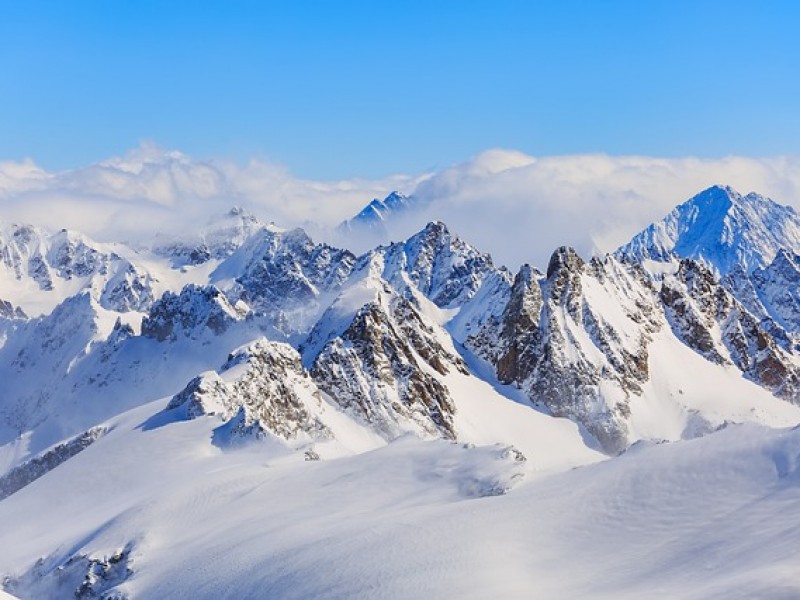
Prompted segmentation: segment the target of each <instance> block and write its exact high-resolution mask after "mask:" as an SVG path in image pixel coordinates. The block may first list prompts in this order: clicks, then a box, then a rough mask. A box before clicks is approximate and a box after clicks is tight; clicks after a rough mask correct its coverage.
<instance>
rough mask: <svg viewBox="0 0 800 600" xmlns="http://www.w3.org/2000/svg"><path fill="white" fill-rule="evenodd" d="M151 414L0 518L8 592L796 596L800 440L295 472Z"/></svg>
mask: <svg viewBox="0 0 800 600" xmlns="http://www.w3.org/2000/svg"><path fill="white" fill-rule="evenodd" d="M162 408H163V402H157V403H153V404H150V405H147V406H144V407H142V408H139V409H137V410H135V411H133V412H131V413H127V414H125V415H123V416H121V417H120V418H118V419H115V420H113V421H112V422H110V423H109V424H108V425H109V428H110V430H111V431H110V433H108V434H107V435H106V436H105V437H104V438H102V439H101V440H99V441H98V442H97V443H95V444H94V445H93V446H91V447H90V448H88V449H86V450H85V451H84V452H82V453H81V454H79V455H77V456H76V457H74V458H73V459H71V460H70V461H68V462H67V463H65V464H64V465H62V466H60V467H58V468H57V469H55V470H54V471H52V472H51V473H49V474H47V475H46V476H44V477H42V478H41V479H39V480H38V481H36V482H35V483H33V484H31V485H30V486H28V487H27V488H25V489H24V490H22V491H20V492H19V493H17V494H15V495H14V496H11V497H10V498H8V499H6V500H4V501H2V502H0V527H2V529H3V531H4V532H7V533H6V534H5V535H4V544H2V546H0V571H2V572H4V573H6V574H8V575H9V576H10V577H9V579H7V580H6V583H5V586H6V588H7V589H8V590H9V591H10V592H11V593H14V594H16V595H18V596H20V597H22V598H40V599H46V598H61V597H66V596H69V595H71V593H72V591H73V590H74V589H76V588H77V587H79V586H80V585H81V583H82V582H83V581H85V580H86V579H87V577H86V571H87V570H91V568H90V566H89V565H90V562H89V561H90V560H92V559H94V560H95V563H94V565H95V570H94V571H92V572H93V573H95V574H96V573H100V576H92V577H89V580H91V581H92V582H93V583H92V585H94V587H93V588H92V589H94V590H96V591H102V592H107V593H110V592H111V591H114V592H117V593H118V594H120V596H116V597H124V596H121V594H127V597H131V598H189V597H192V598H242V597H274V598H309V597H315V598H374V597H381V598H409V597H416V598H422V597H466V598H485V597H498V596H502V597H509V598H530V597H532V596H535V597H538V598H563V597H582V598H620V597H625V598H638V597H642V596H643V595H648V596H652V595H653V594H656V595H658V596H661V597H681V598H708V597H727V598H747V597H765V598H788V597H793V596H796V595H797V594H798V593H800V582H799V581H798V580H797V578H796V574H797V572H798V568H800V562H798V560H799V559H798V557H797V554H796V552H795V549H796V539H797V532H798V531H800V517H799V516H798V515H800V459H799V458H798V457H800V429H797V428H795V429H793V430H771V429H767V428H763V427H759V426H752V425H751V426H730V427H727V428H725V429H722V430H721V431H718V432H716V433H713V434H711V435H708V436H705V437H703V438H700V439H695V440H690V441H683V442H678V443H673V444H660V445H659V444H657V445H644V446H637V447H634V448H633V449H631V450H630V451H628V452H627V453H626V454H624V455H622V456H620V457H618V458H615V459H612V460H606V461H602V462H599V463H594V464H590V465H587V466H583V467H580V468H577V469H572V470H566V471H565V470H563V465H562V467H561V468H560V469H558V470H560V471H561V472H560V473H554V474H553V473H551V474H549V475H537V474H536V471H535V469H536V468H541V467H547V466H548V462H549V460H550V459H551V458H552V456H553V455H555V454H556V453H557V451H558V448H551V451H552V454H551V455H550V456H548V453H547V452H540V453H539V455H538V456H536V457H531V458H530V460H529V461H528V462H527V463H520V462H518V461H517V460H515V459H514V457H513V456H510V455H508V454H507V453H506V452H505V451H504V450H503V448H502V447H497V446H483V447H476V448H469V447H464V446H462V445H460V444H454V443H448V442H444V441H430V442H422V441H418V440H414V439H410V438H404V439H401V440H398V441H396V442H394V443H392V444H389V445H388V446H385V447H383V448H381V449H378V450H375V451H372V452H366V453H361V454H357V455H354V456H351V457H349V458H341V459H338V460H330V461H328V460H322V461H318V462H313V461H312V462H303V461H302V458H301V456H299V455H296V454H291V453H289V454H287V453H286V452H285V451H282V450H281V449H280V448H279V447H276V446H270V445H259V446H246V447H244V448H241V449H239V450H232V451H221V450H219V449H218V448H216V447H214V446H213V445H212V444H211V443H210V442H209V439H210V434H211V430H212V428H213V426H214V423H215V422H214V420H213V419H200V420H194V421H188V422H186V421H181V422H172V423H168V424H165V425H163V426H160V427H156V428H147V427H143V426H142V424H143V423H147V422H148V420H149V419H152V417H153V415H154V414H158V411H160V410H161V409H162ZM531 462H533V463H534V464H531ZM502 490H506V493H505V494H501V493H500V492H501V491H502ZM497 494H500V495H497ZM52 498H59V502H58V503H56V504H54V503H53V502H52ZM775 515H781V517H780V518H779V519H776V518H775ZM115 557H116V558H115ZM40 558H42V559H43V560H42V561H41V562H39V563H37V564H36V565H35V566H34V563H36V561H38V560H39V559H40ZM70 559H72V560H70ZM112 559H113V560H112ZM115 561H116V562H115ZM116 564H124V565H125V569H126V570H124V571H123V574H124V575H125V576H124V577H122V578H120V577H119V573H120V571H119V569H118V568H117V569H116V571H115V567H114V565H116ZM97 565H105V566H104V567H97ZM128 569H129V570H130V573H127V570H128ZM104 578H105V579H104ZM104 586H105V587H104Z"/></svg>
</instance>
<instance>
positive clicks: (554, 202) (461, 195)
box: [0, 144, 800, 268]
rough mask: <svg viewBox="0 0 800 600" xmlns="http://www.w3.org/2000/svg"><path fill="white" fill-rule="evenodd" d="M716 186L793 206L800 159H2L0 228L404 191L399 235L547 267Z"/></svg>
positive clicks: (139, 227)
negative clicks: (450, 239) (559, 252)
mask: <svg viewBox="0 0 800 600" xmlns="http://www.w3.org/2000/svg"><path fill="white" fill-rule="evenodd" d="M715 183H726V184H730V185H732V186H733V187H735V188H737V189H739V190H740V191H742V192H748V191H751V190H754V191H758V192H759V193H762V194H765V195H768V196H770V197H772V198H774V199H776V200H778V201H780V202H784V203H787V204H792V205H794V206H795V207H800V157H777V158H763V159H761V158H745V157H727V158H720V159H699V158H691V157H690V158H651V157H639V156H623V157H613V156H606V155H584V156H556V157H545V158H537V157H532V156H527V155H525V154H522V153H519V152H512V151H506V150H491V151H488V152H485V153H483V154H481V155H479V156H477V157H475V158H474V159H471V160H468V161H466V162H464V163H461V164H458V165H455V166H453V167H450V168H448V169H445V170H442V171H440V172H437V173H433V174H422V175H397V176H395V177H389V178H386V179H383V180H369V179H354V180H346V181H311V180H304V179H299V178H297V177H294V176H292V175H291V174H290V173H289V172H288V171H287V170H286V169H285V168H283V167H281V166H279V165H275V164H272V163H269V162H266V161H261V160H251V161H249V162H247V163H246V164H237V163H234V162H231V161H225V160H196V159H192V158H189V157H187V156H186V155H183V154H181V153H179V152H167V151H164V150H162V149H160V148H158V147H156V146H154V145H151V144H144V145H142V146H141V147H140V148H137V149H135V150H133V151H131V152H130V153H128V154H127V155H126V156H124V157H119V158H112V159H108V160H105V161H102V162H99V163H97V164H94V165H90V166H88V167H85V168H81V169H75V170H71V171H64V172H56V173H52V172H47V171H45V170H44V169H41V168H40V167H38V166H37V165H36V164H35V163H33V162H32V161H30V160H25V161H21V162H0V219H3V220H6V221H8V220H12V221H25V222H32V223H35V224H40V225H45V226H48V227H51V228H61V227H68V228H72V229H77V230H81V231H85V232H86V233H88V234H90V235H93V236H95V237H97V238H99V239H115V238H116V239H120V238H123V239H141V238H144V237H149V236H150V235H152V234H153V233H155V232H157V231H167V232H175V231H180V230H191V228H194V227H196V226H198V225H199V224H202V223H203V222H204V221H206V220H207V219H208V218H209V217H210V216H211V215H213V214H217V213H221V212H224V211H225V210H227V209H228V208H230V207H231V206H233V205H241V206H244V207H245V208H247V209H249V210H251V211H252V212H254V213H255V214H257V215H258V216H260V217H261V218H264V219H266V220H272V221H275V222H276V223H279V224H281V225H284V226H294V225H304V224H308V223H315V224H317V225H319V226H320V227H322V228H324V227H332V226H333V225H335V224H336V223H338V222H339V221H340V220H342V219H344V218H347V217H349V216H352V215H353V214H354V213H356V212H357V211H358V210H360V208H361V207H363V206H364V205H365V204H366V203H367V202H368V201H369V200H370V199H371V198H373V197H383V196H385V195H386V194H387V193H388V192H389V191H391V190H393V189H399V190H401V191H404V192H407V193H408V192H414V193H415V195H416V196H417V197H418V198H420V199H421V200H422V201H423V204H424V206H425V208H424V209H423V210H422V211H421V212H420V214H418V215H416V216H414V217H413V218H411V219H407V220H405V221H404V222H402V223H399V224H398V225H397V226H396V227H395V228H394V229H393V230H392V234H393V236H394V237H396V238H398V237H401V236H405V235H408V234H409V233H412V232H413V231H414V230H415V229H418V228H420V227H421V226H422V225H424V223H425V222H426V221H427V220H431V219H434V218H436V219H441V220H443V221H445V222H446V223H448V224H449V225H450V227H451V229H453V230H454V231H456V232H458V233H459V234H460V235H461V236H462V237H464V238H465V239H467V240H469V241H470V242H472V243H474V244H475V245H476V246H478V247H479V248H480V249H483V250H487V251H490V252H492V253H493V254H494V255H495V257H496V258H497V260H498V262H501V263H505V264H507V265H508V266H510V267H512V268H516V267H517V266H518V265H519V264H521V263H522V262H531V263H533V264H535V265H537V266H540V267H543V266H545V265H546V262H547V259H548V257H549V255H550V253H551V252H552V251H553V249H555V248H556V247H557V246H559V245H564V244H567V245H572V246H574V247H576V248H577V249H578V251H579V252H581V253H582V254H584V255H589V254H591V253H593V252H596V251H601V252H604V251H610V250H613V249H614V248H616V246H618V245H620V244H622V243H624V242H625V241H627V240H628V239H629V238H630V237H631V236H632V235H633V234H635V233H636V232H637V231H638V230H639V229H641V228H642V227H644V226H646V225H647V224H649V223H650V222H652V221H654V220H656V219H659V218H661V217H662V216H663V215H665V214H666V213H667V212H669V211H670V210H671V209H672V208H673V207H674V206H675V205H676V204H678V203H679V202H682V201H683V200H685V199H687V198H689V197H691V196H692V195H694V194H695V193H697V192H698V191H700V190H702V189H705V188H707V187H709V186H710V185H713V184H715ZM314 229H316V233H317V234H320V233H321V232H323V231H324V230H323V229H320V228H314ZM323 235H324V233H323Z"/></svg>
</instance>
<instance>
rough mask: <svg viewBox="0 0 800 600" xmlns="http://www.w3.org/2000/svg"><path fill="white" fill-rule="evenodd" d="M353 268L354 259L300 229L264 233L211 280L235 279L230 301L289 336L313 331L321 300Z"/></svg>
mask: <svg viewBox="0 0 800 600" xmlns="http://www.w3.org/2000/svg"><path fill="white" fill-rule="evenodd" d="M354 264H355V256H353V254H352V253H350V252H348V251H347V250H340V249H337V248H333V247H332V246H328V245H327V244H314V242H313V241H312V240H311V238H310V237H308V235H307V234H306V233H305V232H304V231H303V230H301V229H295V230H292V231H272V230H267V229H264V230H262V231H260V232H259V233H258V234H257V235H255V236H253V237H252V238H251V239H250V240H248V242H247V243H246V244H244V245H243V246H242V247H241V248H240V249H239V250H238V251H237V252H236V253H235V254H234V255H232V256H231V258H230V260H229V261H228V262H227V263H223V264H222V265H221V266H220V267H219V269H217V271H216V272H215V275H214V276H212V279H213V278H214V277H219V278H225V277H230V276H231V275H233V279H235V281H236V283H237V286H238V287H237V288H236V289H233V290H231V291H230V292H229V293H230V295H232V296H234V297H236V296H237V295H238V297H240V298H242V299H243V300H244V301H245V302H247V304H249V305H250V306H252V307H253V308H254V309H256V310H258V311H260V312H261V313H263V314H266V315H267V316H268V317H269V318H270V319H271V320H272V321H273V322H274V323H275V324H276V326H278V327H279V328H281V329H282V330H284V331H286V332H287V333H289V332H296V331H302V330H307V329H308V328H310V326H311V325H313V320H314V319H315V318H316V317H317V316H318V313H319V310H320V308H321V307H320V303H319V300H320V297H321V296H323V295H325V294H329V293H334V292H336V290H338V289H339V288H340V287H341V286H342V285H343V284H344V282H345V281H346V280H347V277H348V276H349V275H350V272H351V271H352V269H353V265H354ZM241 265H243V268H242V267H241ZM232 269H233V270H232Z"/></svg>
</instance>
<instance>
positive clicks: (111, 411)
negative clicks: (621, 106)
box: [0, 187, 800, 471]
mask: <svg viewBox="0 0 800 600" xmlns="http://www.w3.org/2000/svg"><path fill="white" fill-rule="evenodd" d="M414 206H415V201H414V198H413V197H411V198H408V197H404V196H400V195H397V194H395V195H391V196H390V197H388V198H387V199H386V200H385V201H378V202H373V203H372V204H370V205H369V206H368V207H367V209H365V211H362V213H361V214H360V215H359V216H358V217H357V218H356V219H353V220H351V221H348V225H347V227H350V228H356V227H359V226H360V225H359V223H368V224H369V226H370V227H373V228H374V226H375V223H376V222H378V221H380V220H385V219H387V218H391V215H392V214H394V213H402V214H403V215H404V218H405V217H407V216H408V215H409V214H413V211H414V210H415V209H414ZM376 219H377V220H376ZM798 255H800V217H798V215H797V214H796V213H795V212H794V211H793V210H792V209H791V208H789V207H785V206H781V205H779V204H777V203H775V202H773V201H772V200H769V199H767V198H764V197H761V196H758V195H755V194H750V195H747V196H742V195H740V194H738V193H736V192H735V191H733V190H731V189H730V188H723V187H714V188H711V189H709V190H706V191H705V192H702V193H701V194H699V195H697V196H696V197H694V198H692V199H690V200H689V201H687V202H685V203H684V204H682V205H680V206H678V207H677V208H676V209H675V210H674V211H673V212H672V213H670V215H668V216H667V217H666V218H665V219H664V220H663V221H661V222H659V223H655V224H653V225H651V226H650V227H648V228H647V229H645V230H644V231H643V232H642V233H640V234H639V235H637V236H636V237H635V238H634V239H633V240H632V241H631V242H630V243H629V244H627V245H625V246H623V247H622V248H620V249H619V250H617V251H616V252H614V253H613V254H610V255H607V256H603V257H594V258H591V259H589V260H586V259H585V258H583V257H581V256H579V255H578V254H577V253H576V252H575V251H574V250H572V249H570V248H567V247H564V248H559V249H557V250H556V251H555V252H554V253H553V255H552V258H551V259H550V261H549V264H548V265H546V270H545V271H544V272H542V271H539V270H537V269H536V268H535V267H533V266H529V265H524V266H523V267H522V268H521V269H519V271H517V272H512V271H510V270H508V269H506V268H505V267H502V266H498V265H496V264H494V262H493V261H492V259H491V257H490V256H489V255H488V254H485V253H483V252H481V251H480V250H478V249H476V248H474V247H473V246H471V245H470V244H469V243H468V242H466V241H464V240H461V239H459V238H458V237H457V236H456V235H455V234H454V233H453V232H451V231H449V230H448V228H447V226H446V225H445V224H444V223H441V222H434V223H430V224H428V225H427V226H425V227H424V228H423V229H422V230H421V231H419V233H417V234H415V235H413V236H411V237H410V238H409V239H408V240H406V241H404V242H401V243H393V244H388V245H380V246H377V247H376V248H374V249H373V250H371V251H369V252H367V253H365V254H362V255H360V256H357V255H355V254H353V253H352V252H350V251H348V250H345V249H340V248H336V247H334V246H331V245H328V244H324V243H322V244H320V243H316V242H314V241H313V240H312V239H311V238H310V237H309V236H308V235H307V234H306V233H305V232H304V231H303V230H301V229H294V230H284V229H281V228H279V227H277V226H275V225H273V224H264V223H261V222H260V221H258V220H257V219H256V218H254V217H253V216H251V215H248V214H247V213H245V212H244V211H242V210H241V209H234V210H232V211H231V212H230V213H229V214H227V215H225V216H224V217H222V218H221V219H219V220H218V221H216V222H214V223H212V224H211V225H210V226H209V227H208V229H206V230H205V231H203V232H200V233H198V234H197V235H195V237H193V238H166V237H159V238H158V239H157V240H156V241H155V242H154V243H153V244H151V245H150V246H147V247H139V248H131V247H128V246H126V245H124V244H101V243H97V242H94V241H93V240H91V239H89V238H88V237H86V236H83V235H80V234H77V233H74V232H67V231H60V232H57V233H52V232H47V231H44V230H42V229H38V228H35V227H30V226H18V225H6V226H3V227H2V229H0V260H1V262H0V276H2V282H3V287H2V288H0V340H2V344H1V345H0V378H1V379H2V381H3V382H4V389H3V394H2V397H0V446H7V447H9V448H10V447H14V448H16V449H17V450H15V452H14V454H13V455H14V457H15V458H14V459H13V460H10V461H7V464H5V465H4V471H7V470H9V469H12V468H15V467H18V466H20V465H21V464H23V463H24V462H25V461H27V460H34V459H36V457H37V455H40V454H41V453H43V452H46V451H47V450H48V448H50V447H51V446H53V445H54V444H57V443H59V442H62V441H63V440H68V439H72V438H74V436H76V435H79V434H81V433H82V432H85V431H88V430H90V428H92V427H94V426H97V425H99V424H101V423H102V422H103V421H105V420H107V419H109V418H111V417H113V416H114V415H118V414H120V413H122V412H124V411H126V410H129V409H131V408H134V407H136V406H139V405H143V404H145V403H148V402H151V401H156V400H161V401H162V402H163V414H162V416H161V417H160V419H161V421H158V420H157V421H158V423H156V422H155V421H154V422H151V423H150V426H153V427H155V426H161V425H159V423H160V424H162V425H163V424H164V423H168V422H171V421H183V420H193V419H198V418H210V419H212V418H213V419H217V420H218V421H219V423H218V425H219V426H218V428H217V429H216V430H215V431H216V433H215V435H214V441H215V443H216V444H218V445H220V446H224V447H227V446H230V445H231V444H236V443H239V442H241V441H245V440H248V439H255V440H264V439H270V440H272V441H275V442H277V443H280V444H284V445H286V446H289V447H291V448H295V449H302V450H303V451H304V452H306V451H309V452H310V454H308V456H310V457H313V456H314V455H315V453H314V451H313V450H312V446H313V444H315V443H322V442H324V441H325V440H331V439H339V438H342V436H345V437H346V436H347V435H350V434H349V433H347V432H351V431H354V430H359V431H362V430H363V431H364V432H366V433H364V435H369V436H374V437H375V438H376V439H380V440H383V441H390V440H393V439H396V438H398V437H400V436H404V435H408V434H413V435H415V436H420V437H423V438H444V439H449V440H462V439H464V436H465V435H466V432H467V431H471V432H474V431H475V430H477V429H480V427H481V425H480V422H481V418H480V417H476V416H475V411H476V410H479V409H477V408H476V406H477V405H476V404H474V402H473V399H474V397H476V396H479V397H481V398H484V397H485V398H488V397H492V398H495V397H497V398H503V399H505V400H507V401H508V402H513V403H516V404H517V405H520V404H521V405H522V406H523V407H524V408H525V411H527V413H528V414H530V415H531V418H544V417H546V418H547V419H549V420H548V421H547V422H548V423H556V422H557V421H559V419H554V418H552V417H558V418H565V419H569V420H571V421H572V422H573V423H574V424H575V426H573V427H574V429H573V433H574V435H575V436H576V438H575V439H582V440H583V441H584V442H587V443H588V444H589V445H590V446H594V447H596V448H599V449H601V450H602V451H603V452H605V453H607V454H616V453H619V452H621V451H623V450H625V449H626V448H627V447H628V446H630V445H631V444H632V443H634V442H636V441H638V440H643V439H649V440H662V439H663V440H675V439H681V438H687V437H696V436H699V435H703V434H704V433H707V432H710V431H713V430H715V429H716V428H718V427H720V426H721V425H723V424H724V423H726V422H740V421H757V422H761V423H766V424H771V425H786V424H792V423H796V422H797V421H798V419H799V418H800V408H798V406H799V405H800V354H799V352H800V347H799V346H798V340H799V338H798V336H800V292H798V289H800V287H799V284H800V256H798ZM487 406H488V405H487ZM480 410H484V408H480ZM485 410H486V414H485V422H486V423H490V422H491V420H492V409H491V408H485ZM162 421H163V422H162ZM553 427H556V425H555V424H554V425H553ZM578 430H580V432H582V436H583V437H582V438H579V437H578V433H577V432H578ZM570 435H572V434H570ZM22 439H25V440H26V441H25V443H24V444H23V443H22V442H21V441H20V440H22ZM581 443H583V442H581ZM37 464H38V463H37Z"/></svg>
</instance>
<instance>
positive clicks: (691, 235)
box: [616, 186, 800, 275]
mask: <svg viewBox="0 0 800 600" xmlns="http://www.w3.org/2000/svg"><path fill="white" fill-rule="evenodd" d="M781 249H784V250H788V251H790V252H792V253H794V254H798V253H800V214H798V213H797V212H796V211H795V210H794V209H793V208H791V207H789V206H784V205H781V204H778V203H777V202H775V201H773V200H770V199H769V198H766V197H764V196H761V195H759V194H755V193H750V194H747V195H746V196H743V195H742V194H740V193H738V192H737V191H736V190H734V189H733V188H731V187H728V186H713V187H710V188H708V189H707V190H705V191H703V192H700V193H699V194H697V195H696V196H694V197H693V198H691V199H689V200H687V201H686V202H684V203H683V204H681V205H679V206H677V207H676V208H675V209H674V210H673V211H672V212H671V213H669V214H668V215H667V216H666V217H664V218H663V219H662V220H661V221H658V222H657V223H653V224H652V225H650V226H649V227H647V228H646V229H644V230H643V231H642V232H641V233H639V234H638V235H636V236H635V237H634V238H633V239H632V240H631V241H630V242H629V243H627V244H626V245H624V246H623V247H621V248H620V249H619V250H617V252H616V254H617V255H618V256H626V257H628V258H630V259H633V260H636V261H642V260H645V259H650V260H655V261H666V260H669V259H670V258H671V257H680V258H691V259H695V260H699V261H700V262H702V263H704V264H705V265H706V266H707V267H709V268H710V269H711V270H712V271H713V272H714V273H715V274H717V275H727V274H728V273H730V272H731V271H733V270H735V269H737V268H741V269H742V270H744V271H745V272H746V273H750V272H752V271H754V270H755V269H758V268H764V267H766V266H768V265H769V264H770V263H771V262H772V260H773V259H774V258H775V257H776V255H777V254H778V252H779V251H780V250H781Z"/></svg>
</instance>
